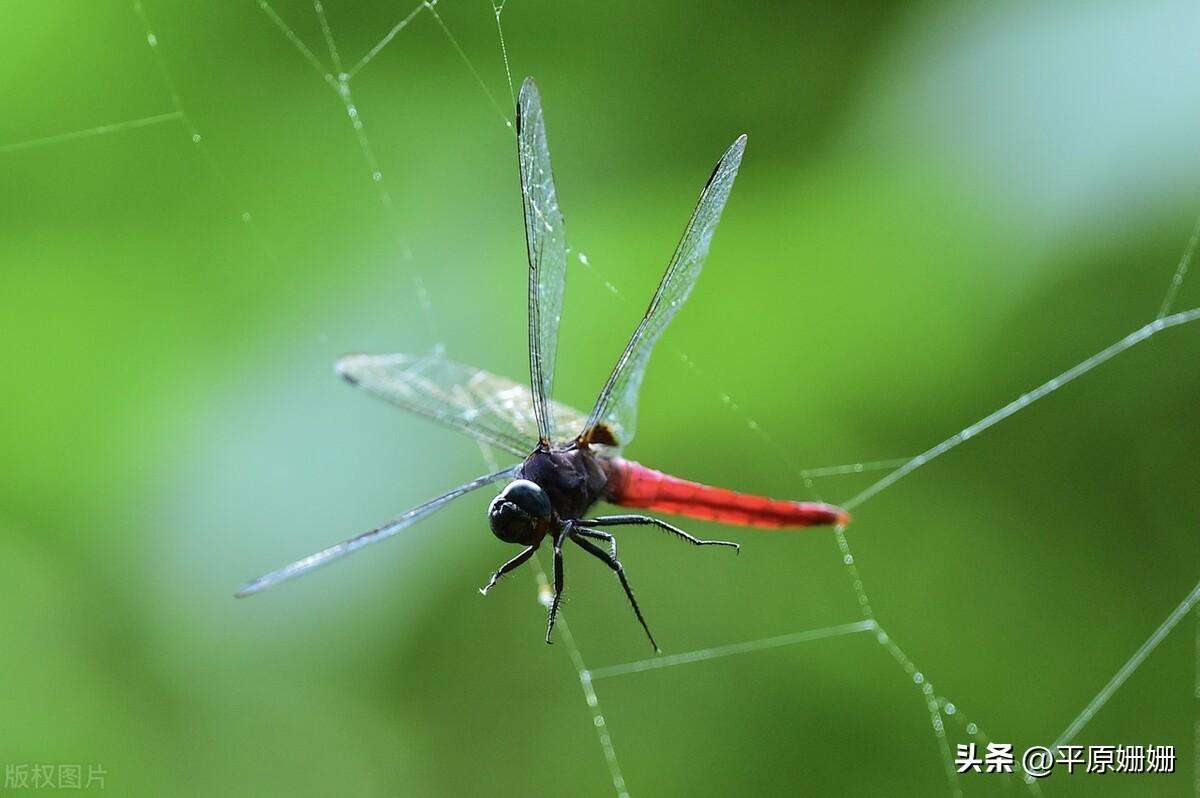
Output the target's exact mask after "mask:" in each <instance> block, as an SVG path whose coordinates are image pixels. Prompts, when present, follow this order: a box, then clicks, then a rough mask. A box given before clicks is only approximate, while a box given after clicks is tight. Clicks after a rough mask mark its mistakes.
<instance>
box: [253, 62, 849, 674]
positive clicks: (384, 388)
mask: <svg viewBox="0 0 1200 798" xmlns="http://www.w3.org/2000/svg"><path fill="white" fill-rule="evenodd" d="M516 129H517V161H518V167H519V172H520V187H521V203H522V208H523V211H524V219H525V243H526V249H527V255H528V260H529V273H528V278H529V294H528V301H529V308H528V310H529V325H528V330H529V377H530V379H529V383H528V384H523V383H519V382H516V381H514V380H510V379H507V378H505V377H501V376H498V375H496V374H492V373H490V372H488V371H485V370H483V369H480V368H476V367H474V366H468V365H465V364H462V363H458V362H455V361H453V360H450V359H449V358H447V357H446V356H445V354H444V353H443V352H441V351H434V352H433V353H430V354H425V355H406V354H385V355H362V354H359V355H348V356H346V357H343V358H342V359H340V360H339V361H338V362H337V366H336V370H337V372H338V374H340V375H341V376H342V377H343V378H344V379H346V380H347V381H348V382H350V383H351V384H353V385H357V386H358V387H360V388H362V389H364V390H365V391H367V392H368V393H370V394H373V395H375V396H377V397H379V398H382V399H384V400H386V401H388V402H390V403H392V404H395V405H398V406H400V407H401V408H404V409H405V410H408V411H410V412H413V413H416V414H418V415H421V416H424V417H426V418H429V419H432V420H433V421H436V422H439V423H441V424H443V425H445V426H448V427H451V428H453V429H456V430H459V431H460V432H463V433H466V434H467V435H469V436H471V437H473V438H474V439H475V440H476V441H478V442H479V443H481V444H484V445H486V446H488V447H492V448H493V449H496V450H499V451H503V452H505V453H507V454H509V455H512V456H513V457H518V458H521V459H520V460H519V461H517V462H515V463H514V464H512V465H509V466H507V467H506V468H503V469H500V470H499V471H496V472H494V473H490V474H485V475H483V476H480V477H478V478H476V479H473V480H471V481H470V482H467V483H465V484H462V485H459V486H458V487H456V488H454V489H453V490H450V491H447V492H446V493H443V494H442V495H440V496H437V497H435V498H433V499H430V500H429V501H427V502H425V503H424V504H420V505H418V506H416V507H413V508H412V509H410V510H408V511H407V512H404V513H402V514H400V515H398V516H396V517H395V518H393V519H392V520H390V521H388V522H387V523H385V524H383V525H382V526H379V527H377V528H375V529H372V530H370V531H368V532H364V533H362V534H359V535H356V536H354V537H352V538H349V539H348V540H344V541H342V542H341V543H336V544H334V545H332V546H330V547H328V548H326V549H323V550H321V551H318V552H316V553H315V554H310V555H309V556H307V557H304V558H303V559H300V560H296V561H295V562H293V563H290V564H289V565H285V566H283V567H282V568H279V569H278V570H275V571H272V572H270V573H268V574H266V575H264V576H261V577H259V578H258V579H255V580H253V581H251V582H249V583H247V584H245V585H243V586H242V587H241V588H240V589H239V590H238V591H237V593H236V595H237V596H238V597H243V596H249V595H252V594H255V593H259V592H261V591H263V590H266V589H268V588H270V587H274V586H275V585H278V584H279V583H281V582H285V581H287V580H290V579H293V578H295V577H297V576H300V575H302V574H306V573H309V572H310V571H312V570H314V569H315V568H318V567H320V566H322V565H326V564H328V563H331V562H333V561H335V560H339V559H341V558H342V557H345V556H346V555H348V554H351V553H353V552H356V551H358V550H360V549H362V548H365V547H367V546H370V545H372V544H375V543H378V542H380V541H382V540H386V539H388V538H391V537H393V536H394V535H396V534H397V533H399V532H401V531H402V530H404V529H407V528H408V527H411V526H412V525H413V524H416V523H417V522H419V521H422V520H424V519H426V518H428V517H429V516H430V515H432V514H433V513H435V512H436V511H438V510H440V509H442V508H443V507H445V506H446V505H448V504H450V503H451V502H453V501H454V500H455V499H457V498H459V497H461V496H465V495H466V494H468V493H471V492H473V491H476V490H479V489H480V488H483V487H485V486H487V485H492V484H494V483H497V482H502V481H507V484H506V485H505V486H504V487H503V489H502V490H501V491H500V492H499V494H498V495H497V496H496V497H495V499H493V500H492V502H491V504H490V505H489V507H488V524H489V526H490V527H491V531H492V533H493V534H494V535H495V536H496V537H497V538H499V539H500V540H501V541H504V542H505V543H510V544H516V545H519V546H521V547H522V549H521V551H520V553H518V554H517V555H516V556H515V557H513V558H512V559H510V560H508V561H507V562H505V563H504V564H503V565H501V566H500V567H499V568H498V569H497V570H496V571H495V573H493V574H492V576H491V579H490V580H489V581H488V583H487V584H486V585H485V586H483V587H482V588H481V589H480V591H479V592H480V593H482V594H484V595H487V593H488V592H489V591H490V590H491V589H492V588H494V587H495V586H496V584H497V583H498V582H499V581H500V580H501V579H502V578H503V577H504V576H506V575H507V574H509V573H511V572H513V571H515V570H516V569H517V568H519V567H520V566H521V565H523V564H524V563H526V562H527V561H529V559H530V558H531V557H533V556H534V553H535V552H536V551H537V550H538V549H539V547H541V545H542V544H543V543H544V542H546V540H547V539H549V541H550V544H551V548H552V550H553V563H554V565H553V599H552V600H551V601H549V607H548V608H547V623H546V642H547V643H551V642H553V633H554V624H555V620H556V619H557V618H558V614H559V608H560V605H561V602H562V595H563V584H564V575H563V549H564V548H565V546H566V544H567V543H568V542H570V543H571V544H573V545H575V546H577V547H578V548H580V549H582V550H583V551H585V552H587V553H588V554H589V555H591V556H592V557H595V558H596V559H597V560H600V561H601V562H602V563H604V565H605V566H607V567H608V568H609V569H611V570H612V571H613V572H614V573H615V574H616V577H617V579H618V581H619V582H620V584H621V587H622V589H623V590H624V591H625V596H626V597H627V598H628V599H629V604H630V606H631V607H632V609H633V612H634V615H636V616H637V620H638V622H639V623H640V624H641V626H642V629H643V630H644V631H645V633H646V636H647V637H648V638H649V640H650V644H651V646H653V647H654V649H655V651H661V649H659V647H658V644H657V643H656V642H655V640H654V635H653V634H652V633H651V632H650V627H649V625H648V624H647V623H646V619H645V617H644V616H643V614H642V610H641V608H640V607H639V606H638V602H637V599H636V598H635V596H634V592H633V589H632V588H631V587H630V584H629V580H628V578H627V577H626V575H625V568H624V566H623V565H622V564H621V561H620V560H619V559H617V540H616V537H615V536H614V535H613V534H612V532H610V531H608V530H611V529H613V528H616V527H623V526H648V527H655V528H657V529H659V530H662V531H663V532H666V533H668V534H670V535H673V536H675V537H676V538H678V539H680V540H682V541H685V542H687V543H690V544H692V545H695V546H717V547H727V548H731V549H733V550H734V551H740V546H739V545H738V544H736V543H732V542H730V541H725V540H704V539H701V538H698V537H695V536H694V535H691V534H689V533H688V532H686V531H684V530H683V529H681V528H679V527H678V526H676V525H674V524H672V523H670V522H668V521H664V520H662V519H660V518H656V517H653V516H649V515H642V514H617V515H600V516H594V517H588V516H589V512H590V510H591V508H592V507H593V506H594V505H596V504H597V503H598V502H601V501H603V502H607V503H609V504H614V505H617V506H619V507H630V508H637V509H642V510H650V511H655V512H661V513H667V514H669V515H678V516H684V517H687V518H694V519H703V520H709V521H718V522H720V523H723V524H731V525H734V526H741V527H756V528H762V529H783V528H795V527H812V526H819V525H841V526H844V525H846V524H848V523H849V522H850V516H849V514H848V513H847V512H846V511H845V510H843V509H841V508H840V507H836V506H833V505H830V504H825V503H821V502H802V501H786V500H778V499H771V498H767V497H765V496H757V495H752V494H748V493H740V492H737V491H733V490H728V489H725V488H718V487H713V486H710V485H705V484H702V483H699V482H693V481H690V480H686V479H681V478H679V477H676V476H672V475H669V474H664V473H663V472H661V471H657V470H655V469H652V468H649V467H647V466H644V465H642V464H640V463H637V462H635V461H633V460H629V459H626V458H624V457H623V456H622V455H623V451H624V448H625V447H626V446H627V445H628V444H629V443H630V442H631V441H632V440H633V437H634V432H635V431H636V424H637V399H638V393H639V390H640V388H641V384H642V377H643V375H644V373H645V370H646V365H647V363H648V362H649V358H650V353H651V351H652V350H653V348H654V345H655V343H656V342H657V341H658V340H659V338H660V337H661V336H662V334H663V331H664V330H665V329H666V328H667V325H668V324H669V323H670V322H671V319H673V318H674V317H675V314H676V313H677V312H678V311H679V309H680V308H681V307H682V306H683V304H684V302H685V301H686V300H687V298H688V296H689V294H690V293H691V291H692V288H693V286H694V285H695V284H696V280H697V278H698V277H699V275H700V270H701V267H702V266H703V265H704V261H705V258H706V256H707V255H708V250H709V245H710V243H711V241H712V237H713V232H714V230H715V229H716V227H717V223H718V222H719V221H720V218H721V213H722V211H723V209H724V207H725V203H726V200H727V199H728V198H729V193H730V190H731V189H732V188H733V182H734V179H735V178H736V177H737V172H738V167H739V166H740V165H741V161H742V154H743V153H744V152H745V149H746V136H745V135H744V134H743V135H741V136H739V137H738V138H737V139H736V140H735V141H734V142H733V144H731V145H730V146H729V148H728V149H727V150H726V151H725V154H724V155H722V156H721V159H720V160H719V161H718V162H717V165H716V167H715V168H714V169H713V171H712V174H711V175H709V178H708V180H707V181H706V182H705V184H704V189H703V190H702V191H701V192H700V199H699V201H698V202H697V203H696V207H695V210H694V211H693V212H692V216H691V219H690V220H689V221H688V224H687V227H686V228H684V232H683V237H682V238H681V239H680V241H679V244H678V245H677V246H676V248H675V252H674V254H673V255H672V257H671V260H670V262H669V264H668V266H667V269H666V272H665V273H664V275H663V277H662V280H661V281H660V282H659V285H658V289H657V290H656V291H655V292H654V296H653V298H652V299H651V300H650V305H649V306H648V307H647V309H646V312H645V314H644V315H643V316H642V319H641V321H640V322H639V323H638V325H637V327H636V329H635V330H634V331H633V335H632V336H630V339H629V343H628V344H626V346H625V349H624V350H623V351H622V352H621V355H620V357H618V358H617V362H616V365H614V366H613V369H612V372H611V373H610V374H609V375H608V379H607V380H606V381H605V383H604V387H603V388H602V389H601V391H600V394H599V396H598V397H597V398H596V403H595V404H594V405H593V406H592V409H591V411H590V412H588V413H586V414H585V413H582V412H580V411H578V410H575V409H574V408H571V407H568V406H566V405H564V404H562V403H560V402H558V401H555V400H554V399H553V387H554V367H555V361H556V356H557V349H558V327H559V321H560V318H561V315H562V298H563V290H564V287H565V284H566V274H567V260H568V249H567V243H566V236H565V231H564V230H565V228H564V223H563V214H562V211H561V209H560V208H559V204H558V195H557V192H556V190H555V187H554V177H553V174H552V172H551V168H550V152H549V148H548V145H547V141H546V124H545V118H544V115H543V112H542V104H541V98H540V95H539V92H538V88H537V85H536V84H535V83H534V81H533V79H532V78H526V79H525V81H524V82H523V83H522V85H521V90H520V94H519V96H518V99H517V108H516ZM562 433H566V434H565V436H564V435H563V434H562ZM598 544H603V545H598Z"/></svg>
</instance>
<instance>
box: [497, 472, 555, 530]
mask: <svg viewBox="0 0 1200 798" xmlns="http://www.w3.org/2000/svg"><path fill="white" fill-rule="evenodd" d="M551 514H552V509H551V507H550V497H549V496H547V495H546V491H544V490H542V488H541V486H540V485H538V484H537V483H536V482H530V481H529V480H528V479H515V480H513V481H512V482H510V483H508V485H507V486H506V487H505V488H504V490H502V491H500V495H499V496H497V497H496V498H494V499H492V504H491V506H490V507H488V523H489V524H490V525H491V527H492V534H493V535H495V536H496V537H498V538H500V539H501V540H503V541H504V542H505V543H520V544H522V545H524V546H532V545H533V544H534V543H536V542H537V541H538V540H539V539H540V538H541V537H542V535H544V534H545V532H546V528H547V527H548V526H549V524H550V516H551Z"/></svg>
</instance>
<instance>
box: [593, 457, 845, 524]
mask: <svg viewBox="0 0 1200 798" xmlns="http://www.w3.org/2000/svg"><path fill="white" fill-rule="evenodd" d="M605 465H606V466H607V470H608V485H607V487H606V494H607V495H606V496H605V498H606V499H607V500H608V501H610V502H612V503H614V504H619V505H622V506H624V507H641V508H643V509H646V510H657V511H659V512H663V513H671V514H673V515H682V516H685V517H687V518H700V519H703V520H706V521H720V522H721V523H723V524H734V525H736V526H752V527H759V528H761V529H782V528H784V527H794V526H821V525H824V524H840V525H842V526H845V525H846V524H848V523H850V514H849V513H847V512H846V511H845V510H843V509H842V508H841V507H835V506H834V505H832V504H824V503H822V502H793V501H784V500H780V499H768V498H767V497H765V496H754V495H752V494H749V493H738V492H736V491H732V490H726V489H725V488H714V487H712V486H710V485H703V484H701V483H699V482H689V481H688V480H686V479H680V478H679V477H673V476H671V475H670V474H664V473H663V472H661V471H655V470H654V469H653V468H647V467H646V466H644V465H642V464H641V463H635V462H633V461H632V460H623V459H621V458H619V457H614V458H611V459H609V460H606V461H605Z"/></svg>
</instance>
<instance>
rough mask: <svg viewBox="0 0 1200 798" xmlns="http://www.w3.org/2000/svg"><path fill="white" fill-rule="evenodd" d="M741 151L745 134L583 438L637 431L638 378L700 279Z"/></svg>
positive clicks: (700, 208)
mask: <svg viewBox="0 0 1200 798" xmlns="http://www.w3.org/2000/svg"><path fill="white" fill-rule="evenodd" d="M745 149H746V136H745V135H744V134H743V135H741V136H739V137H738V139H737V141H735V142H733V144H732V145H730V147H729V149H728V150H726V151H725V154H724V155H723V156H721V160H720V161H718V162H717V165H716V168H714V169H713V172H712V175H710V176H709V178H708V183H706V184H705V186H704V190H703V191H701V192H700V200H699V202H697V203H696V210H694V211H693V212H692V218H691V220H690V221H689V222H688V225H687V228H686V229H685V230H684V231H683V238H682V239H681V240H680V241H679V246H677V247H676V248H675V254H674V255H673V256H672V257H671V263H670V265H668V266H667V271H666V273H665V274H664V275H663V278H662V282H660V283H659V284H658V290H657V291H655V292H654V298H653V299H651V300H650V307H648V308H647V309H646V315H644V316H643V317H642V320H641V322H640V323H639V324H638V326H637V329H636V330H634V332H633V337H632V338H630V339H629V344H628V345H627V346H626V347H625V351H624V352H622V353H621V357H620V358H619V359H618V360H617V364H616V366H614V367H613V370H612V374H610V375H609V377H608V382H606V383H605V384H604V389H603V390H602V391H601V392H600V396H599V397H598V398H597V399H596V406H595V407H594V408H592V412H591V414H590V415H589V416H588V419H587V423H586V425H585V426H584V428H583V429H584V432H583V438H584V439H603V438H604V437H605V436H604V435H603V434H602V431H601V429H600V428H604V429H603V432H609V433H611V434H612V435H613V436H614V437H616V438H617V440H619V441H620V442H621V444H622V445H628V444H629V442H630V441H631V440H632V439H633V435H634V432H635V429H636V427H637V399H638V390H639V389H640V388H641V387H642V376H643V374H644V373H645V371H646V363H647V362H648V361H649V359H650V352H651V350H652V349H653V348H654V344H655V342H657V341H658V339H659V337H660V336H661V335H662V333H663V330H665V329H666V328H667V325H668V324H669V323H670V322H671V319H673V318H674V317H675V313H676V312H677V311H678V310H679V308H680V307H681V306H682V305H683V303H684V302H685V301H686V300H687V298H688V294H690V293H691V291H692V286H693V285H695V283H696V278H697V277H699V276H700V268H701V267H702V266H703V265H704V258H705V256H706V255H708V246H709V243H710V242H711V241H712V236H713V231H714V230H715V229H716V227H717V222H719V221H720V220H721V211H722V210H723V209H724V208H725V201H726V200H727V199H729V191H730V189H732V188H733V181H734V178H736V177H737V172H738V166H739V165H740V164H741V162H742V153H743V152H744V151H745Z"/></svg>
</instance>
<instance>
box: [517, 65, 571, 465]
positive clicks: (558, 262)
mask: <svg viewBox="0 0 1200 798" xmlns="http://www.w3.org/2000/svg"><path fill="white" fill-rule="evenodd" d="M517 161H518V163H519V165H520V169H521V206H522V208H523V209H524V212H525V245H526V248H527V250H528V254H529V376H530V383H531V385H532V387H533V410H534V416H535V420H536V421H537V429H538V438H539V440H541V441H542V442H543V443H549V442H550V441H551V440H552V439H553V437H554V430H555V418H554V414H553V412H551V411H550V409H549V408H550V399H551V397H552V396H553V395H554V391H553V389H554V359H555V355H556V354H557V350H558V320H559V317H560V316H561V315H562V297H563V287H564V285H565V283H566V276H567V239H566V234H565V226H564V224H563V215H562V211H561V210H559V207H558V194H557V192H556V191H555V189H554V174H553V172H552V171H551V169H550V150H549V148H548V146H547V144H546V123H545V119H544V117H543V115H542V100H541V97H540V96H539V95H538V89H537V84H535V83H534V82H533V78H526V79H525V82H524V83H522V84H521V94H520V97H519V98H518V100H517Z"/></svg>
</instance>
